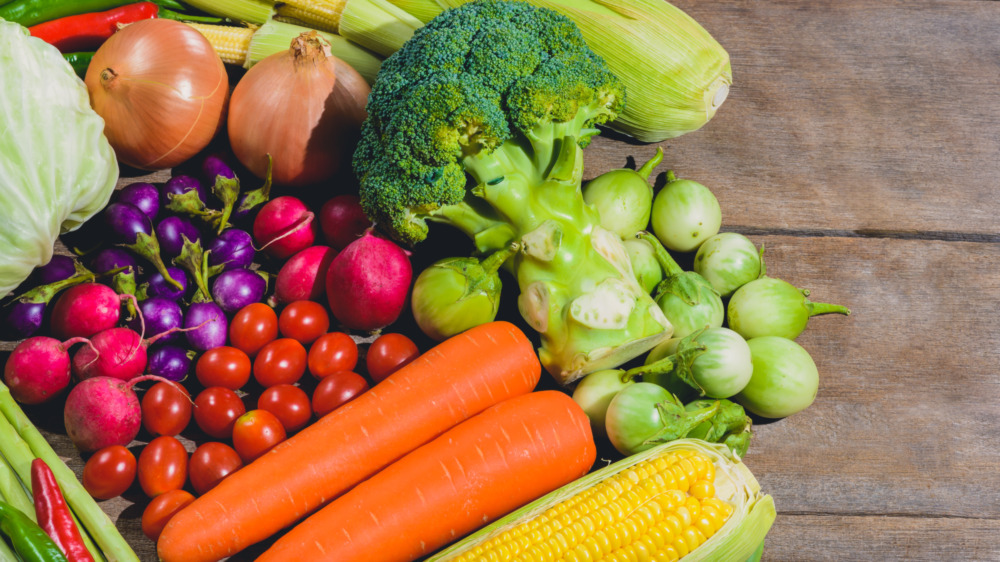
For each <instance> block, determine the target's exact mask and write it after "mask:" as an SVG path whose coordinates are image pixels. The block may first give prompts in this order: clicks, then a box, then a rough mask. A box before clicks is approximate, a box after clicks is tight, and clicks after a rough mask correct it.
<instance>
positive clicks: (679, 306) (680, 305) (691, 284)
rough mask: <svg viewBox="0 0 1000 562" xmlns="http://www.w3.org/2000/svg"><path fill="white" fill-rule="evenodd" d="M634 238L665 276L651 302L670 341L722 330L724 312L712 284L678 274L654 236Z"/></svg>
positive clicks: (643, 234)
mask: <svg viewBox="0 0 1000 562" xmlns="http://www.w3.org/2000/svg"><path fill="white" fill-rule="evenodd" d="M636 236H637V237H638V238H639V239H641V240H643V241H645V242H648V243H649V244H650V245H651V246H652V247H653V252H654V255H655V256H656V260H657V261H658V262H659V264H660V267H661V268H662V269H663V271H664V272H665V273H666V274H665V276H664V279H663V281H662V282H660V284H659V285H657V286H656V291H655V293H654V296H653V298H654V299H655V300H656V304H657V305H659V307H660V310H662V311H663V315H664V316H666V317H667V320H669V321H670V323H671V324H672V325H673V326H674V333H673V337H675V338H683V337H686V336H688V335H690V334H692V333H694V332H695V331H697V330H701V329H703V328H706V327H709V328H717V327H719V326H722V320H723V319H724V318H725V314H726V312H725V308H724V307H723V306H722V298H721V297H720V296H719V292H718V291H716V290H715V288H714V287H712V284H711V283H709V282H708V280H706V279H705V278H704V277H702V276H701V275H698V274H697V273H695V272H693V271H684V270H682V269H681V268H680V266H679V265H677V262H676V261H674V258H672V257H670V254H669V253H668V252H667V250H666V248H664V247H663V245H662V244H660V241H659V239H657V237H656V236H653V235H652V234H649V233H648V232H640V233H639V234H637V235H636Z"/></svg>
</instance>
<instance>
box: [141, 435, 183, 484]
mask: <svg viewBox="0 0 1000 562" xmlns="http://www.w3.org/2000/svg"><path fill="white" fill-rule="evenodd" d="M187 469H188V453H187V451H186V450H184V445H183V444H181V442H180V441H178V440H177V438H176V437H170V436H169V435H162V436H160V437H157V438H156V439H153V440H152V441H150V442H149V444H148V445H146V446H145V447H143V448H142V452H141V453H139V485H140V486H142V491H143V492H146V495H147V496H149V497H151V498H155V497H156V496H158V495H160V494H162V493H164V492H168V491H170V490H179V489H181V488H183V487H184V482H185V481H187V472H188V470H187Z"/></svg>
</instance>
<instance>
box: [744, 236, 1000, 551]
mask: <svg viewBox="0 0 1000 562" xmlns="http://www.w3.org/2000/svg"><path fill="white" fill-rule="evenodd" d="M753 239H754V240H755V241H756V242H759V243H764V244H765V245H766V247H767V251H766V254H765V255H766V257H767V258H768V262H767V263H768V272H769V273H770V274H771V275H773V276H775V277H780V278H784V279H786V280H788V281H789V282H791V283H793V284H795V285H796V286H800V287H807V288H809V289H811V290H812V297H813V298H814V299H815V300H817V301H823V302H836V303H841V304H845V305H848V306H850V308H851V310H852V315H851V316H850V317H847V318H845V317H840V316H824V317H817V318H814V319H813V320H812V322H811V323H810V327H809V329H808V330H806V332H805V333H804V334H803V335H802V336H800V338H799V343H801V344H802V345H803V347H805V348H806V349H807V350H808V351H809V352H810V353H811V354H812V356H813V358H814V359H815V361H816V363H817V366H818V368H819V371H820V377H821V382H820V390H819V394H818V397H817V399H816V402H815V403H814V404H813V405H812V406H811V407H810V408H809V409H807V410H805V411H803V412H801V413H799V414H797V415H794V416H791V417H789V418H786V419H784V420H779V421H776V422H773V423H767V424H758V425H757V426H756V427H755V431H756V435H755V438H754V441H753V443H752V444H751V448H750V452H749V454H748V455H747V459H746V462H747V465H748V466H749V467H750V468H751V470H753V471H754V473H755V474H756V475H757V476H758V478H759V479H760V481H761V484H762V486H763V488H764V489H765V490H766V491H767V492H768V493H770V494H772V495H773V496H774V498H775V503H776V505H777V509H778V513H779V518H778V520H777V522H776V524H775V527H774V532H773V534H772V535H771V537H770V539H769V543H768V544H769V546H768V551H769V555H768V558H769V559H773V560H835V559H843V556H844V554H843V553H844V552H852V553H855V554H852V555H851V556H850V557H851V558H852V559H867V560H987V559H997V558H996V556H997V553H998V550H1000V535H997V534H996V533H995V529H996V528H997V525H998V521H1000V472H998V471H997V470H996V467H997V466H1000V451H998V450H997V448H996V447H995V446H994V445H993V444H992V438H991V436H992V435H996V433H997V432H998V431H1000V420H998V418H997V416H996V411H997V408H996V404H997V403H998V402H1000V378H998V377H997V376H996V375H997V368H996V365H997V364H998V363H1000V345H998V343H997V339H996V334H997V333H1000V318H998V317H997V315H996V303H997V302H998V301H1000V277H998V276H997V275H996V272H995V268H994V266H993V264H994V263H996V261H995V260H997V259H998V258H1000V245H996V244H975V243H949V242H929V241H912V240H860V239H854V238H801V237H784V236H755V237H753ZM986 531H989V534H986ZM918 533H922V534H918ZM901 546H906V549H904V550H899V548H901ZM855 549H857V550H855ZM942 553H947V555H943V554H942Z"/></svg>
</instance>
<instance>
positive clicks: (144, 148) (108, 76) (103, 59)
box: [84, 19, 229, 170]
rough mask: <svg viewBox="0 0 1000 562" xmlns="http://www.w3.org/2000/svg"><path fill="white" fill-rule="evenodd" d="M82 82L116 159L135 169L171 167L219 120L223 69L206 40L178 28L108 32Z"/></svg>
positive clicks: (225, 80) (157, 24) (154, 25)
mask: <svg viewBox="0 0 1000 562" xmlns="http://www.w3.org/2000/svg"><path fill="white" fill-rule="evenodd" d="M84 81H85V82H86V84H87V89H88V91H89V92H90V104H91V106H93V108H94V110H95V111H96V112H97V113H98V115H100V116H101V117H103V118H104V122H105V127H104V134H105V135H106V136H107V137H108V141H109V142H110V143H111V146H112V148H114V149H115V154H116V155H117V156H118V159H119V160H120V161H121V162H123V163H125V164H127V165H129V166H132V167H135V168H140V169H144V170H163V169H167V168H173V167H175V166H177V165H178V164H180V163H182V162H184V161H185V160H188V159H189V158H191V157H192V156H194V155H195V154H197V153H198V152H199V151H201V150H202V149H203V148H205V147H206V146H207V145H208V143H209V142H210V141H211V140H212V138H213V137H214V136H215V134H216V133H217V132H218V131H219V129H220V127H221V126H222V125H223V124H224V122H225V120H224V114H225V109H226V102H227V100H228V96H229V76H228V75H227V74H226V69H225V67H224V65H223V64H222V60H221V59H220V58H219V56H218V55H217V54H216V53H215V51H214V50H213V49H212V46H211V45H210V44H209V42H208V40H207V39H205V37H204V36H202V35H201V33H199V32H198V31H197V30H195V29H194V28H192V27H190V26H188V25H186V24H183V23H181V22H177V21H172V20H165V19H151V20H143V21H139V22H136V23H133V24H130V25H129V26H127V27H125V28H124V29H122V30H121V31H119V32H117V33H115V34H114V35H112V36H111V38H110V39H108V41H107V42H105V43H104V45H102V46H101V48H100V49H98V51H97V53H96V54H94V59H93V60H92V61H91V64H90V67H89V68H88V70H87V76H86V78H85V80H84Z"/></svg>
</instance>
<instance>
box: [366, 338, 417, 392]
mask: <svg viewBox="0 0 1000 562" xmlns="http://www.w3.org/2000/svg"><path fill="white" fill-rule="evenodd" d="M419 356H420V350H419V349H417V344H415V343H413V340H411V339H410V338H408V337H406V336H404V335H403V334H382V335H381V336H379V337H378V338H376V339H375V341H373V342H372V344H371V346H370V347H369V348H368V353H367V354H366V356H365V363H366V364H367V366H368V375H369V376H371V378H372V380H374V381H375V382H376V384H377V383H380V382H382V381H383V380H385V378H386V377H388V376H389V375H391V374H393V373H395V372H396V371H398V370H399V369H400V368H401V367H403V366H404V365H406V364H407V363H409V362H410V361H413V360H414V359H416V358H417V357H419Z"/></svg>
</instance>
